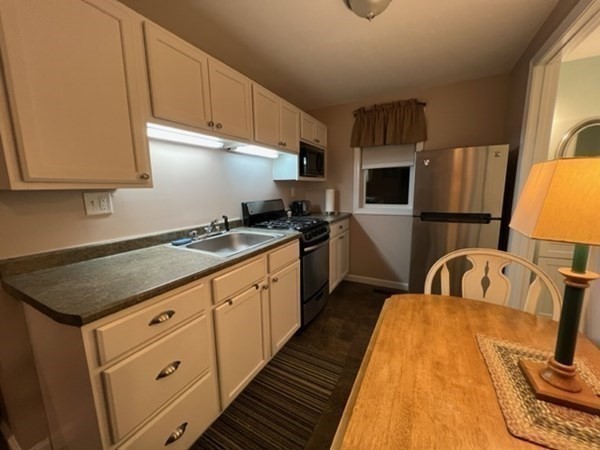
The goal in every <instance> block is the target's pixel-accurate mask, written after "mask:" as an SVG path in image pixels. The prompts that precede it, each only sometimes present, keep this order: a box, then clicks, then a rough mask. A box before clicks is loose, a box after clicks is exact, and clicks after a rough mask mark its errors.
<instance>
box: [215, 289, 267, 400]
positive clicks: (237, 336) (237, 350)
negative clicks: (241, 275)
mask: <svg viewBox="0 0 600 450" xmlns="http://www.w3.org/2000/svg"><path fill="white" fill-rule="evenodd" d="M261 291H262V287H261V286H259V285H256V287H254V286H253V287H251V288H249V289H248V290H246V291H244V292H243V293H241V294H240V295H238V296H236V297H234V298H232V299H230V300H226V301H225V302H224V303H223V304H222V305H220V306H217V307H216V308H215V310H214V315H215V336H216V343H217V361H218V367H219V387H220V391H221V405H222V407H223V408H225V407H227V405H229V404H230V403H231V402H232V401H233V399H234V398H235V397H236V396H237V395H238V394H239V393H240V392H241V391H242V389H244V387H246V385H247V384H248V383H249V382H250V381H251V380H252V378H254V376H255V375H256V374H257V373H258V372H259V371H260V369H262V367H263V366H264V365H265V364H266V357H265V354H264V348H263V312H262V302H261Z"/></svg>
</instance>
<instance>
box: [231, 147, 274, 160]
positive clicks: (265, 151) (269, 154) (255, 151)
mask: <svg viewBox="0 0 600 450" xmlns="http://www.w3.org/2000/svg"><path fill="white" fill-rule="evenodd" d="M228 150H229V151H231V152H236V153H243V154H245V155H252V156H261V157H263V158H271V159H275V158H277V157H278V156H279V153H277V150H271V149H270V148H265V147H260V146H258V145H241V146H239V147H233V148H230V149H228Z"/></svg>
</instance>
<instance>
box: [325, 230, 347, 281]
mask: <svg viewBox="0 0 600 450" xmlns="http://www.w3.org/2000/svg"><path fill="white" fill-rule="evenodd" d="M349 269H350V220H349V219H345V220H342V221H339V222H335V223H333V224H331V234H330V236H329V292H330V293H331V292H332V291H333V290H334V289H335V288H336V286H337V285H338V284H340V282H341V281H342V280H343V279H344V277H345V276H346V275H348V271H349Z"/></svg>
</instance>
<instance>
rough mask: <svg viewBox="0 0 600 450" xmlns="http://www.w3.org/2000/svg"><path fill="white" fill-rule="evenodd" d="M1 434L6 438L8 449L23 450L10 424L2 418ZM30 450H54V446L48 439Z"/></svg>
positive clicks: (0, 420)
mask: <svg viewBox="0 0 600 450" xmlns="http://www.w3.org/2000/svg"><path fill="white" fill-rule="evenodd" d="M0 434H1V435H2V436H4V440H5V441H6V443H7V444H8V448H9V449H10V450H22V449H21V446H20V445H19V443H18V442H17V438H16V437H15V435H14V434H12V431H11V430H10V428H9V427H8V424H7V423H6V422H5V421H4V419H3V418H2V417H0ZM29 450H52V446H51V445H50V439H49V438H46V439H44V440H43V441H41V442H38V443H37V444H35V445H34V446H33V447H31V448H30V449H29Z"/></svg>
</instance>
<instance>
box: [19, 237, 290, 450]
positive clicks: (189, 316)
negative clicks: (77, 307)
mask: <svg viewBox="0 0 600 450" xmlns="http://www.w3.org/2000/svg"><path fill="white" fill-rule="evenodd" d="M24 310H25V314H26V317H27V323H28V327H29V334H30V338H31V343H32V348H33V352H34V355H35V359H36V365H37V371H38V373H39V376H40V380H43V385H42V386H41V390H42V395H43V398H44V404H45V407H46V411H45V412H46V415H47V417H48V425H49V433H50V442H51V446H52V448H69V449H74V450H76V449H85V450H93V449H111V450H112V449H148V448H162V447H164V446H168V447H169V448H174V449H186V448H189V447H190V446H191V445H192V444H193V442H194V441H195V440H196V439H198V437H199V436H200V435H201V434H202V433H203V432H204V431H205V430H206V428H208V427H209V426H210V424H211V423H212V422H213V421H214V420H215V419H216V418H217V417H218V416H219V414H220V413H221V412H222V411H223V410H224V409H225V408H226V407H227V406H228V405H229V404H230V403H231V402H232V401H233V399H234V398H235V397H236V396H237V395H238V394H239V393H240V392H241V391H242V390H243V389H244V387H246V385H247V384H248V383H249V382H250V381H251V380H252V379H253V378H254V376H255V375H256V374H257V373H258V372H259V371H260V370H261V369H262V368H263V367H264V366H265V364H266V363H267V362H268V361H269V359H270V358H271V356H272V355H274V354H275V353H276V352H277V351H278V350H279V349H280V348H281V347H282V346H283V345H284V344H285V343H286V342H287V341H288V340H289V339H290V338H291V337H292V335H293V334H294V332H295V331H296V330H297V329H298V328H299V326H300V263H299V245H298V241H294V242H293V243H288V244H284V245H282V246H280V247H276V248H275V249H273V250H270V251H268V252H265V253H263V254H262V255H259V256H256V257H253V258H251V259H249V260H247V261H244V262H242V263H239V264H236V265H234V266H232V267H230V268H227V269H224V270H222V271H221V272H218V273H217V274H214V275H211V276H210V277H207V278H204V279H201V280H197V281H194V282H192V283H190V284H188V285H186V286H182V287H180V288H177V289H174V290H173V291H170V292H167V293H165V294H162V295H159V296H157V297H155V298H153V299H151V300H147V301H145V302H143V303H141V304H138V305H135V306H132V307H130V308H126V309H124V310H122V311H119V312H117V313H115V314H112V315H110V316H107V317H104V318H102V319H99V320H97V321H95V322H92V323H89V324H86V325H84V326H82V327H80V328H79V327H74V326H68V325H63V324H60V323H57V322H55V321H54V320H52V319H51V318H49V317H48V316H46V315H45V314H43V313H41V312H39V311H38V310H37V309H34V308H32V307H30V306H28V305H24ZM217 362H218V364H217Z"/></svg>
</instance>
